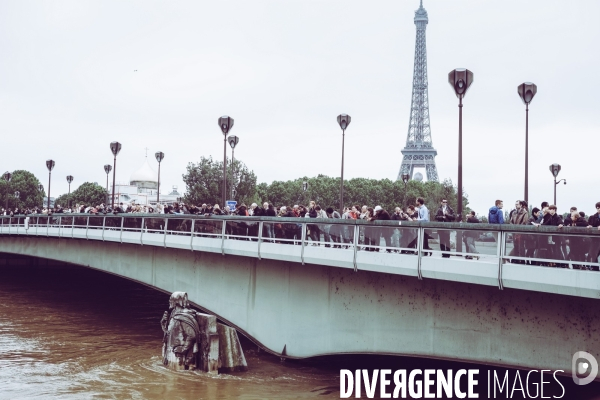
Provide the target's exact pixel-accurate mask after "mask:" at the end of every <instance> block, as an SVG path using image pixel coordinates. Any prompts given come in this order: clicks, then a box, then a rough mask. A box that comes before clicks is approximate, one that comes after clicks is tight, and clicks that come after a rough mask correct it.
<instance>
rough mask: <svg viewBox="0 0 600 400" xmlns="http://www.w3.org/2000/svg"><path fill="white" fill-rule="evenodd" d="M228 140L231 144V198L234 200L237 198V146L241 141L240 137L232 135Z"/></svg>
mask: <svg viewBox="0 0 600 400" xmlns="http://www.w3.org/2000/svg"><path fill="white" fill-rule="evenodd" d="M227 141H228V142H229V145H230V146H231V200H233V199H234V198H235V189H234V185H235V146H237V144H238V143H239V141H240V138H238V137H237V136H235V135H231V136H229V137H228V138H227Z"/></svg>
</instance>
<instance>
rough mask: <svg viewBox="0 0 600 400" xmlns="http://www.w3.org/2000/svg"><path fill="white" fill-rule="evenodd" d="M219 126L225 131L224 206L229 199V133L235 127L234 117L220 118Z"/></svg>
mask: <svg viewBox="0 0 600 400" xmlns="http://www.w3.org/2000/svg"><path fill="white" fill-rule="evenodd" d="M219 127H220V128H221V132H223V207H225V202H226V201H227V134H228V133H229V131H230V130H231V129H232V128H233V118H230V117H229V116H227V115H224V116H222V117H221V118H219Z"/></svg>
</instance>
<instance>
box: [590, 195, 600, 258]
mask: <svg viewBox="0 0 600 400" xmlns="http://www.w3.org/2000/svg"><path fill="white" fill-rule="evenodd" d="M587 227H588V229H592V228H596V229H598V230H599V231H600V201H599V202H597V203H596V214H593V215H591V216H590V217H589V218H588V226H587ZM598 253H600V239H599V238H597V237H593V238H591V243H590V250H589V252H588V261H589V262H593V263H596V262H598Z"/></svg>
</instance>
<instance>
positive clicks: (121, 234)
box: [119, 217, 125, 243]
mask: <svg viewBox="0 0 600 400" xmlns="http://www.w3.org/2000/svg"><path fill="white" fill-rule="evenodd" d="M123 222H125V217H121V233H120V234H119V241H120V242H121V243H123Z"/></svg>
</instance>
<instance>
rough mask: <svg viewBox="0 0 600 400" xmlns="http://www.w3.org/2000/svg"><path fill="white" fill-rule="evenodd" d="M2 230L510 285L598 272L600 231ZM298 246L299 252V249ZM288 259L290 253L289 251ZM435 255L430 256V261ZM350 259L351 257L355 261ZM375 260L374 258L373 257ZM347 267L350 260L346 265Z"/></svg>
mask: <svg viewBox="0 0 600 400" xmlns="http://www.w3.org/2000/svg"><path fill="white" fill-rule="evenodd" d="M0 235H31V236H46V237H59V238H72V239H86V240H91V239H93V240H103V241H113V242H121V243H133V244H140V245H154V246H162V247H175V248H181V249H189V250H191V251H194V250H200V251H202V250H206V251H215V252H217V251H218V252H220V253H221V254H223V255H225V254H241V255H248V256H256V257H258V258H259V259H261V258H262V257H263V256H264V255H265V254H266V253H265V249H266V248H268V249H270V250H269V251H270V252H271V253H273V251H274V250H273V249H274V247H273V246H275V247H276V248H278V250H277V252H279V253H281V254H284V255H285V254H289V257H294V255H299V257H298V258H299V260H298V261H300V262H301V263H302V264H305V263H306V262H307V259H310V262H311V263H318V262H319V257H320V258H321V259H322V260H324V261H325V260H328V259H339V261H338V264H339V265H342V264H343V263H346V264H348V263H351V267H352V268H354V270H355V271H356V270H358V269H362V264H365V263H372V264H373V263H380V264H381V265H388V266H392V267H393V266H402V265H403V263H404V264H406V265H408V264H410V263H412V261H410V260H409V259H411V258H414V259H416V271H415V275H416V276H417V277H418V278H419V279H423V264H424V263H427V262H429V261H428V260H430V259H436V260H440V259H444V258H445V259H448V260H449V261H448V262H450V263H451V262H452V260H461V261H463V260H472V261H469V262H471V263H475V264H482V265H483V264H486V265H488V266H489V265H496V266H497V267H494V268H497V285H498V287H499V288H500V289H502V288H503V268H504V265H506V264H509V263H510V264H524V265H529V266H534V267H556V268H568V269H571V270H574V271H575V270H581V271H598V270H599V269H600V264H599V262H598V255H599V252H600V231H598V229H596V228H594V229H586V228H572V227H564V228H562V229H559V228H555V227H543V226H542V227H534V226H522V225H488V224H463V223H438V222H429V223H420V222H399V221H376V222H366V221H361V220H341V219H309V218H279V217H239V216H227V217H225V216H208V217H207V216H196V215H157V214H118V215H110V214H108V215H91V214H55V215H52V216H46V215H30V216H13V217H9V216H0ZM298 249H299V250H298ZM282 257H283V256H282ZM430 257H431V258H430ZM350 260H351V261H350ZM374 260H375V261H374ZM346 264H344V265H346Z"/></svg>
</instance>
